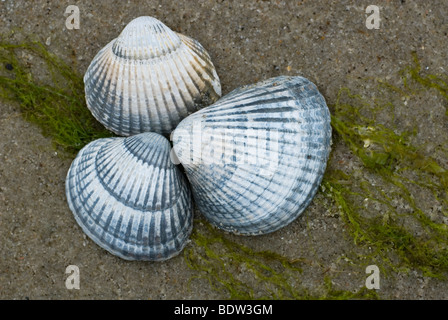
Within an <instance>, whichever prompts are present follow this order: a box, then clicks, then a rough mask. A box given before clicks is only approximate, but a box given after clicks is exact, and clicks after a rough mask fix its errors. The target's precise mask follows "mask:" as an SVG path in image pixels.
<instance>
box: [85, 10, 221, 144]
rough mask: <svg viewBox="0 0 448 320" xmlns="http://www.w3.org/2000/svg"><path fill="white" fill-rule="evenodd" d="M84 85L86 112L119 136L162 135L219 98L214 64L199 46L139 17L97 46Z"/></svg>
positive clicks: (218, 83)
mask: <svg viewBox="0 0 448 320" xmlns="http://www.w3.org/2000/svg"><path fill="white" fill-rule="evenodd" d="M84 83H85V93H86V100H87V106H88V108H89V109H90V111H91V112H92V114H93V115H94V116H95V118H96V119H97V120H98V121H99V122H101V123H102V124H103V125H104V126H105V127H106V128H107V129H109V130H110V131H112V132H114V133H116V134H117V135H121V136H130V135H134V134H138V133H142V132H157V133H160V134H164V135H168V134H170V133H171V131H172V130H174V128H175V127H176V126H177V124H178V123H179V122H180V121H181V120H182V119H183V118H185V117H186V116H187V115H189V114H191V113H193V112H195V111H196V110H198V109H200V108H202V107H205V106H208V105H210V104H212V103H213V102H215V101H216V100H217V99H218V98H219V97H220V96H221V85H220V82H219V78H218V75H217V74H216V71H215V67H214V66H213V63H212V62H211V60H210V56H209V54H208V53H207V52H206V51H205V49H204V48H203V47H202V46H201V44H200V43H199V42H197V41H196V40H193V39H191V38H189V37H187V36H184V35H181V34H179V33H176V32H174V31H172V30H170V29H169V28H168V27H167V26H165V25H164V24H163V23H162V22H160V21H159V20H157V19H155V18H152V17H145V16H144V17H139V18H137V19H134V20H132V21H131V22H130V23H129V24H128V25H127V26H126V27H125V28H124V30H123V31H122V32H121V34H120V35H119V37H118V38H116V39H114V40H112V41H111V42H110V43H109V44H108V45H106V46H105V47H104V48H103V49H101V50H100V52H99V53H98V54H97V55H96V56H95V58H94V59H93V60H92V62H91V64H90V66H89V67H88V69H87V71H86V74H85V75H84Z"/></svg>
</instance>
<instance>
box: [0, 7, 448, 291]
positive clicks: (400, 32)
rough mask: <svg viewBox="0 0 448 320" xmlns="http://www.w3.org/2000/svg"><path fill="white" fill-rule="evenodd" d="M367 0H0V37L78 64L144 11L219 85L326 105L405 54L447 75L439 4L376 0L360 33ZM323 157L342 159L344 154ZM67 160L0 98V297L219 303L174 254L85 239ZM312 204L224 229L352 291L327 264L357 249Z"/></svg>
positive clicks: (402, 279) (421, 114) (399, 285)
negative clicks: (116, 249)
mask: <svg viewBox="0 0 448 320" xmlns="http://www.w3.org/2000/svg"><path fill="white" fill-rule="evenodd" d="M371 2H372V1H222V0H209V1H206V0H201V1H187V0H176V1H132V2H131V1H102V2H99V1H96V2H92V1H17V0H14V1H13V0H6V1H1V2H0V21H2V23H1V24H0V32H1V33H6V32H9V30H10V29H12V28H21V29H22V30H23V32H24V33H25V34H35V35H37V36H38V37H39V38H41V39H42V41H44V42H47V45H48V48H49V50H50V51H52V52H54V53H56V54H58V55H59V56H61V57H71V56H73V55H74V56H75V57H76V59H75V60H76V61H77V63H78V69H79V72H80V73H84V71H85V70H86V68H87V66H88V64H89V63H90V61H91V59H92V58H93V57H94V55H95V54H96V53H97V52H98V50H100V49H101V48H102V47H103V46H104V45H105V44H107V43H108V42H109V41H110V40H111V39H113V38H115V37H116V36H117V35H118V34H119V33H120V31H121V30H122V29H123V27H124V26H125V25H126V24H127V23H128V22H129V21H131V20H132V19H133V18H135V17H138V16H141V15H150V16H154V17H156V18H158V19H160V20H161V21H163V22H164V23H165V24H166V25H168V26H169V27H170V28H172V29H173V30H175V31H178V32H181V33H184V34H186V35H188V36H190V37H193V38H195V39H196V40H198V41H199V42H200V43H201V44H202V45H203V46H204V47H205V48H206V49H207V50H208V51H209V53H210V55H211V57H212V59H213V62H214V64H215V66H216V69H217V72H218V74H219V76H220V79H221V83H222V88H223V94H226V93H228V92H230V91H231V90H233V89H234V88H236V87H238V86H240V85H243V84H250V83H254V82H256V81H258V80H263V79H267V78H269V77H273V76H278V75H282V74H284V75H302V76H305V77H307V78H309V79H310V80H311V81H313V82H314V83H316V85H317V86H318V88H319V89H320V91H321V92H322V94H323V95H324V96H325V98H326V99H327V101H334V100H335V98H336V94H337V92H338V90H339V89H340V88H341V87H351V88H358V89H359V90H361V92H363V93H364V94H367V95H368V94H370V93H371V92H370V90H371V89H369V88H368V87H364V86H363V85H362V83H360V79H361V78H383V79H385V78H387V77H389V78H390V79H391V81H393V80H394V77H396V75H397V73H398V71H399V70H400V69H401V68H402V67H403V66H404V65H406V64H409V63H410V61H411V60H412V57H411V51H417V53H418V54H419V56H420V57H421V58H422V65H423V66H424V67H425V68H426V67H427V68H428V69H429V70H430V71H432V73H445V74H446V73H447V68H448V66H447V64H446V62H447V61H448V50H447V42H448V36H447V32H448V3H447V2H446V1H442V0H441V1H428V2H423V1H410V0H406V1H404V0H402V1H377V3H378V5H379V6H380V14H381V18H382V21H381V25H380V28H379V29H378V30H368V29H367V28H366V25H365V21H366V17H367V14H366V13H365V9H366V7H367V6H368V5H369V4H372V3H371ZM70 4H76V5H77V6H78V7H79V8H80V13H81V16H80V17H81V25H80V29H79V30H68V29H67V28H66V27H65V20H66V17H65V16H64V11H65V8H66V7H67V6H68V5H70ZM432 107H434V108H435V109H431V108H432ZM414 108H415V110H410V111H409V113H410V114H414V115H415V116H414V118H413V119H415V120H416V121H421V122H422V123H427V121H428V119H427V114H429V113H432V112H439V113H440V114H441V115H442V114H443V112H444V111H443V110H444V109H443V106H441V105H427V104H426V105H424V108H420V106H414ZM434 121H435V124H434V126H432V129H431V130H432V131H431V130H430V132H429V133H427V134H426V135H424V136H423V139H431V136H438V135H445V136H446V135H447V130H446V129H447V128H446V125H445V127H444V122H443V121H446V118H444V119H443V117H442V116H441V117H440V119H438V120H434ZM442 130H444V131H443V132H442ZM445 140H446V139H445ZM335 153H336V154H337V156H338V157H341V158H344V157H346V159H345V160H346V161H350V157H349V156H348V155H347V154H346V150H342V149H341V150H335ZM70 163H71V160H70V159H61V157H59V156H58V155H57V154H55V151H54V149H53V147H52V144H51V141H50V140H49V139H46V138H44V137H43V136H42V135H41V134H40V130H39V129H38V128H37V127H35V126H33V125H31V124H28V123H27V122H25V121H24V120H23V119H22V118H21V116H20V113H19V110H18V105H15V104H5V103H4V102H0V299H25V298H29V299H217V298H226V296H223V295H222V294H221V293H219V292H215V291H213V290H212V289H211V287H210V286H209V284H208V283H207V282H206V281H202V280H194V281H190V279H191V278H192V277H194V276H195V275H197V274H196V272H195V271H193V270H190V269H189V268H188V266H187V265H186V263H185V260H184V257H183V256H182V255H180V256H178V257H176V258H174V259H172V260H169V261H167V262H163V263H143V262H127V261H123V260H120V259H119V258H117V257H114V256H112V255H111V254H109V253H107V252H105V251H104V250H102V249H101V248H99V247H98V246H97V245H95V243H93V242H92V241H91V240H90V239H88V238H86V236H85V235H84V234H83V233H82V231H81V229H80V228H79V227H78V225H77V224H76V222H75V220H74V218H73V216H72V214H71V212H70V210H69V209H68V207H67V204H66V199H65V194H64V181H65V176H66V172H67V170H68V168H69V166H70ZM318 197H321V195H318ZM423 201H424V200H423ZM316 203H317V202H313V204H312V205H311V206H310V207H309V208H308V209H307V210H306V212H305V214H304V215H303V216H302V217H300V218H299V219H298V220H297V221H295V222H294V223H292V224H291V225H289V226H288V227H286V228H285V229H282V230H281V231H278V232H276V233H274V234H271V235H267V236H263V237H257V238H239V237H231V238H232V240H235V241H239V242H241V243H244V244H245V245H247V246H249V247H251V248H253V249H255V250H271V251H275V252H278V253H281V254H283V255H285V256H288V257H291V258H294V257H296V256H301V257H303V256H305V257H307V258H308V259H309V260H310V261H318V263H319V267H310V268H308V269H307V270H305V271H304V273H303V275H302V277H303V281H304V283H305V284H306V285H308V286H309V287H311V288H312V287H313V286H314V285H317V284H318V283H319V281H321V279H322V277H323V275H322V270H330V271H329V273H328V274H329V275H331V276H332V277H333V278H334V280H333V282H334V284H335V286H336V287H337V288H340V289H346V290H357V289H359V288H361V287H362V286H364V281H365V278H366V274H365V270H364V269H363V268H360V267H357V266H349V264H344V262H343V261H342V262H341V260H340V259H339V258H340V257H342V256H344V254H346V253H348V252H351V251H353V250H357V248H356V247H355V246H354V245H353V242H352V240H351V239H350V238H349V237H347V235H346V234H345V233H344V231H343V222H342V221H341V219H340V218H338V217H337V216H336V217H331V216H328V215H327V214H326V213H325V212H326V211H325V210H326V209H325V208H324V207H322V206H319V205H317V204H316ZM68 265H77V266H78V267H79V269H80V276H81V278H80V279H81V283H80V286H81V287H80V289H79V290H68V289H67V288H66V287H65V280H66V278H67V275H66V274H65V269H66V267H67V266H68ZM447 288H448V284H447V283H446V282H444V281H437V280H435V279H431V278H426V277H423V276H422V275H421V274H420V273H419V272H416V271H411V272H410V273H408V274H404V273H403V274H401V273H400V274H395V275H393V276H390V277H387V278H384V279H383V278H382V283H381V289H380V290H379V291H378V293H379V294H380V296H381V297H383V298H390V299H408V298H416V299H434V298H436V299H447V298H448V290H447ZM255 290H257V289H255Z"/></svg>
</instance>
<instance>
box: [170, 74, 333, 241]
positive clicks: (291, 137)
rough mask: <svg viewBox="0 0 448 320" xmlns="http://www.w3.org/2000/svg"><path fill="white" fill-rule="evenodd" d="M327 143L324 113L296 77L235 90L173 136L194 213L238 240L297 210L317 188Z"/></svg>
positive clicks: (310, 87)
mask: <svg viewBox="0 0 448 320" xmlns="http://www.w3.org/2000/svg"><path fill="white" fill-rule="evenodd" d="M330 143H331V126H330V113H329V110H328V107H327V105H326V103H325V100H324V98H323V97H322V95H321V94H320V93H319V91H318V89H317V88H316V86H315V85H314V84H313V83H311V82H310V81H309V80H307V79H305V78H303V77H277V78H272V79H269V80H266V81H263V82H260V83H257V84H255V85H249V86H245V87H242V88H239V89H236V90H234V91H233V92H231V93H230V94H228V95H226V96H224V97H223V98H221V99H220V100H218V102H216V103H215V104H213V105H211V106H209V107H207V108H204V109H202V110H200V111H198V112H196V113H194V114H192V115H190V116H189V117H187V118H186V119H184V120H183V121H182V122H181V123H180V124H179V126H178V127H177V128H176V130H175V131H174V132H173V144H174V151H175V154H176V156H177V158H178V160H179V161H180V163H182V165H183V166H184V168H185V171H186V174H187V177H188V179H189V181H190V183H191V185H192V192H193V196H194V200H195V202H196V204H197V206H198V208H199V210H200V212H201V213H202V214H203V215H204V216H205V217H206V218H207V219H208V220H209V221H211V223H212V224H213V225H215V226H217V227H219V228H222V229H224V230H226V231H229V232H233V233H236V234H243V235H258V234H266V233H269V232H273V231H276V230H278V229H280V228H282V227H284V226H286V225H287V224H289V223H290V222H292V221H293V220H294V219H296V218H297V217H298V216H299V215H300V214H301V213H302V212H303V211H304V209H305V208H306V207H307V206H308V205H309V203H310V202H311V200H312V199H313V197H314V195H315V194H316V191H317V189H318V187H319V185H320V183H321V180H322V177H323V175H324V172H325V168H326V163H327V160H328V157H329V153H330Z"/></svg>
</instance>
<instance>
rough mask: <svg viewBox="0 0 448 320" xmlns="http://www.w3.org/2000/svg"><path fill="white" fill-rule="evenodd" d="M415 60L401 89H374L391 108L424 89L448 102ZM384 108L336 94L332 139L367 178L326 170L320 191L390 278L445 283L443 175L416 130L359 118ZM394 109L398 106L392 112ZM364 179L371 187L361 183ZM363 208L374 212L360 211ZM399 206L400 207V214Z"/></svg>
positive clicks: (447, 185) (447, 250)
mask: <svg viewBox="0 0 448 320" xmlns="http://www.w3.org/2000/svg"><path fill="white" fill-rule="evenodd" d="M413 57H414V65H413V66H409V67H407V68H405V69H404V70H403V71H402V73H401V74H402V85H401V86H400V87H398V86H393V85H391V84H388V83H386V82H383V81H381V82H379V84H380V86H379V89H380V90H381V89H383V91H382V92H383V93H384V95H385V96H386V97H387V99H388V101H390V96H391V94H398V95H399V96H404V97H406V98H407V99H410V98H411V99H412V97H416V96H418V95H419V93H420V92H422V90H428V89H431V90H432V89H435V90H436V92H438V93H439V94H440V96H441V97H442V98H443V99H448V96H447V86H446V83H445V82H444V81H443V80H442V78H441V77H439V76H435V75H424V74H422V70H421V65H420V63H419V61H418V59H417V57H416V55H415V54H414V55H413ZM422 87H423V88H422ZM384 88H385V90H384ZM379 92H381V91H379ZM388 103H389V102H388ZM384 105H386V104H384V103H383V104H381V103H380V102H379V101H378V99H372V100H368V99H366V98H364V97H361V96H359V95H355V94H352V93H351V91H350V90H349V89H341V91H340V92H339V95H338V98H337V100H336V103H335V104H334V105H332V107H331V108H332V125H333V130H334V132H335V135H336V139H339V140H341V143H344V144H345V145H346V146H348V147H349V149H350V150H351V152H352V153H353V154H355V155H356V156H357V159H358V161H359V162H360V163H361V165H362V170H363V173H364V177H362V178H355V177H354V176H355V175H356V169H350V170H342V169H335V168H333V170H331V163H330V169H329V170H328V171H327V173H326V175H325V178H324V181H323V184H322V185H323V187H324V190H325V193H326V195H327V196H328V197H329V198H331V199H332V200H333V201H334V203H335V205H336V206H337V207H338V208H339V209H340V211H341V213H342V217H343V219H344V221H345V223H346V224H347V226H348V227H349V228H348V229H349V230H350V233H351V235H352V237H353V240H354V242H355V243H356V244H357V245H361V246H368V247H370V248H373V249H374V252H373V254H371V255H370V257H369V258H370V259H372V258H373V259H375V261H376V263H378V264H381V265H383V266H387V267H389V268H390V269H392V270H395V271H400V270H401V271H402V270H411V269H414V270H420V271H421V272H423V274H424V275H425V276H430V277H436V278H439V279H446V277H447V274H448V227H447V224H446V220H444V219H443V218H444V217H447V216H448V170H447V169H446V168H444V167H443V165H442V164H441V161H440V160H438V159H435V158H434V157H432V156H431V155H427V154H425V153H424V152H423V151H422V150H421V149H422V148H420V147H419V146H417V145H415V144H413V143H412V142H411V137H412V136H414V135H415V133H416V128H414V129H413V130H412V131H404V132H397V129H396V128H393V129H392V128H390V127H386V126H384V125H382V124H381V123H379V122H378V121H377V119H376V118H375V117H365V116H363V114H365V113H367V114H372V111H373V110H375V109H378V108H379V107H381V106H383V107H384ZM366 109H367V110H366ZM381 109H382V110H384V108H381ZM394 110H395V106H393V107H392V108H390V110H389V112H391V113H392V112H393V111H394ZM366 111H367V112H366ZM389 118H392V117H391V116H390V117H389ZM347 171H350V172H347ZM369 175H370V177H371V178H370V181H366V180H365V177H366V176H369ZM372 181H374V182H375V183H372ZM348 182H349V184H348ZM384 190H387V192H386V191H384ZM422 196H424V197H426V199H431V201H432V202H433V203H434V205H435V206H437V207H439V208H440V209H439V211H440V212H438V213H437V215H434V214H433V215H430V214H428V212H427V209H425V208H423V207H422V204H421V202H420V201H418V200H416V199H422ZM365 201H368V202H370V203H375V204H376V205H377V208H379V209H376V210H372V209H368V208H365V207H363V206H360V205H359V204H362V203H363V202H365ZM399 203H402V204H405V205H402V206H401V207H402V208H400V206H398V205H397V204H399ZM403 207H404V208H403ZM372 211H373V214H372ZM366 212H368V214H366ZM434 216H435V217H434ZM397 257H398V261H397V259H396V258H397ZM385 270H388V268H385Z"/></svg>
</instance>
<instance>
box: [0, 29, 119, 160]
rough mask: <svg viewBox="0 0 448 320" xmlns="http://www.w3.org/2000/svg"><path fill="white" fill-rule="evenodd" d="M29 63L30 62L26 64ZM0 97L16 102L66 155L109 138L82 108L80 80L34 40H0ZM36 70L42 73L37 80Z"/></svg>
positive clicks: (86, 110)
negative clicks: (15, 41)
mask: <svg viewBox="0 0 448 320" xmlns="http://www.w3.org/2000/svg"><path fill="white" fill-rule="evenodd" d="M30 60H31V61H32V62H30ZM0 66H2V67H4V69H3V70H2V72H1V74H0V98H3V99H6V100H9V101H15V102H18V103H19V106H20V110H21V113H22V114H23V116H24V118H25V119H26V120H28V121H30V122H32V123H35V124H37V125H38V126H39V127H40V128H41V129H42V133H43V134H44V135H45V136H48V137H50V138H51V139H52V140H53V142H54V144H55V146H56V147H57V148H59V149H62V150H65V151H68V152H70V153H73V152H77V151H78V150H79V149H81V148H82V147H83V146H84V145H86V144H87V143H88V142H90V141H92V140H95V139H98V138H102V137H107V136H111V135H112V134H111V133H110V132H108V131H107V130H105V129H104V128H103V127H102V126H101V125H99V124H98V123H97V122H96V120H95V119H94V118H93V116H92V115H91V113H90V111H89V110H88V109H87V107H86V103H85V99H84V84H83V80H82V77H81V76H80V75H79V74H78V73H77V72H76V71H75V70H74V69H73V68H72V67H71V66H69V65H68V64H67V63H66V62H64V61H63V60H62V59H60V58H58V57H57V56H55V55H53V54H51V53H50V52H48V50H47V49H46V48H45V46H44V45H42V44H41V43H40V42H38V41H26V42H23V43H20V44H12V43H9V42H7V41H5V40H4V39H1V38H0ZM36 68H41V69H43V70H45V71H46V72H40V73H44V76H43V77H40V78H39V77H38V76H36V74H38V73H39V72H36V70H35V69H36Z"/></svg>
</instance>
